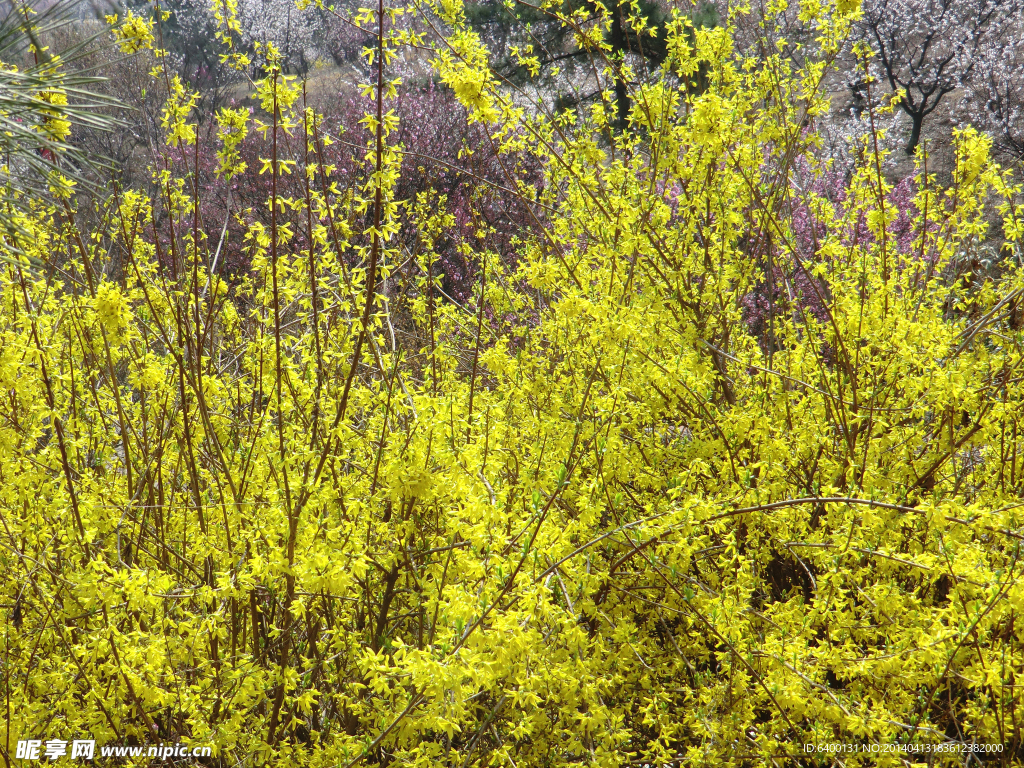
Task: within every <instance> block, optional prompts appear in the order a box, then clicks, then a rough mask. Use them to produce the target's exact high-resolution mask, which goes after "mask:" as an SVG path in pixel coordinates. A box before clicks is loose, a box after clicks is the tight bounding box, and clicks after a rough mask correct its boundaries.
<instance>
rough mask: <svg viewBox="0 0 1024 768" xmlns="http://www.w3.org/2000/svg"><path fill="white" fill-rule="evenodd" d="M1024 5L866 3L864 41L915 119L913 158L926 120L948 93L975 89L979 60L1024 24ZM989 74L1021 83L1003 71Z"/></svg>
mask: <svg viewBox="0 0 1024 768" xmlns="http://www.w3.org/2000/svg"><path fill="white" fill-rule="evenodd" d="M1021 7H1022V0H864V4H863V12H864V15H863V18H862V20H861V22H860V24H859V28H858V37H859V39H860V40H861V41H863V42H866V43H867V44H868V45H870V46H871V48H872V49H873V51H874V54H875V57H876V59H875V61H876V64H877V66H878V67H879V69H880V70H881V75H882V77H883V79H885V80H886V81H887V82H888V83H889V86H890V87H891V88H892V90H893V91H894V92H900V93H901V96H900V100H899V106H900V108H901V109H902V110H903V111H904V112H906V114H907V115H908V116H909V117H910V120H911V131H910V138H909V140H908V141H907V144H906V151H907V153H908V154H912V153H913V152H914V150H915V148H916V147H917V145H918V143H919V142H920V140H921V128H922V125H923V123H924V119H925V118H926V117H927V116H928V115H929V114H931V113H932V112H934V111H935V109H936V107H938V106H939V104H940V102H942V100H943V99H944V98H945V97H946V96H947V95H948V94H950V93H952V92H953V91H956V90H957V89H959V88H962V87H965V86H969V85H970V83H971V80H972V78H973V77H974V76H975V75H976V74H977V72H978V70H979V62H981V61H982V60H983V59H986V58H989V57H988V53H989V52H990V51H991V50H992V49H993V47H998V45H999V43H1000V41H1003V40H1005V39H1006V37H1007V35H1008V33H1009V31H1010V30H1012V29H1014V28H1016V27H1018V26H1019V22H1020V17H1021ZM986 72H987V73H988V74H991V75H993V76H995V77H996V78H997V79H998V78H1003V77H1004V76H1005V77H1015V78H1016V79H1020V74H1019V73H1017V74H1016V75H1015V74H1014V73H1013V72H1011V71H1009V70H1001V69H999V68H998V67H989V68H988V69H987V70H986ZM999 82H1000V83H1002V81H999ZM999 87H1003V85H1002V84H1001V85H1000V86H999Z"/></svg>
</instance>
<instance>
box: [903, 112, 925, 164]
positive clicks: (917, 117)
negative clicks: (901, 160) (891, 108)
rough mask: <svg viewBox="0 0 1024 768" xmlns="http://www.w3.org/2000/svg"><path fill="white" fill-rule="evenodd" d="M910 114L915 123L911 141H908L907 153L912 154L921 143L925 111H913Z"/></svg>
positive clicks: (912, 128)
mask: <svg viewBox="0 0 1024 768" xmlns="http://www.w3.org/2000/svg"><path fill="white" fill-rule="evenodd" d="M909 114H910V119H911V120H912V121H913V125H912V127H911V129H910V141H908V142H907V147H906V153H907V154H908V155H912V154H914V150H915V149H917V145H918V144H920V143H921V126H922V124H924V113H923V112H911V113H909Z"/></svg>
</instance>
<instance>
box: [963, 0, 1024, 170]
mask: <svg viewBox="0 0 1024 768" xmlns="http://www.w3.org/2000/svg"><path fill="white" fill-rule="evenodd" d="M964 106H965V107H966V110H965V111H966V114H967V117H968V118H969V120H970V122H971V123H973V124H974V126H975V127H977V128H981V129H984V130H986V131H987V132H988V133H990V134H991V135H992V138H993V140H994V141H995V144H996V146H997V147H998V148H999V149H1001V150H1002V151H1004V152H1006V153H1008V154H1009V155H1011V156H1013V157H1015V158H1017V159H1018V160H1024V14H1021V16H1020V17H1018V19H1017V23H1016V24H1013V25H1010V26H1008V27H1007V29H1006V31H1005V34H1004V35H1003V36H1002V38H1001V39H998V40H994V41H993V42H992V43H991V44H990V45H989V46H988V47H987V48H985V49H984V50H983V51H982V53H981V55H980V56H979V57H978V63H977V65H976V67H975V72H974V76H973V77H972V78H971V83H970V88H969V90H968V93H967V97H966V98H965V100H964Z"/></svg>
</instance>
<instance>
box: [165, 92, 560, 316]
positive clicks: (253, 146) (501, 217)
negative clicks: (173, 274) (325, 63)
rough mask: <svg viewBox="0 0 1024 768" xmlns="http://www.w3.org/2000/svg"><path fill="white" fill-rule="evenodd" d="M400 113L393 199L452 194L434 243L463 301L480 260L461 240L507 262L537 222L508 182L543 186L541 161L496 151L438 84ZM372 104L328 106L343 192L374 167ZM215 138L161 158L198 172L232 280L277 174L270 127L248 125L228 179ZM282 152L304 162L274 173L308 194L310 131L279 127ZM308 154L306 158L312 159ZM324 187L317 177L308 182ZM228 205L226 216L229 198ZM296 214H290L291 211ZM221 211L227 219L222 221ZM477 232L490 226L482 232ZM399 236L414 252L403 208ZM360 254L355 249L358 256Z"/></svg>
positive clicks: (299, 233) (437, 266)
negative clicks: (368, 114)
mask: <svg viewBox="0 0 1024 768" xmlns="http://www.w3.org/2000/svg"><path fill="white" fill-rule="evenodd" d="M389 106H390V108H392V109H394V110H395V112H396V113H397V114H398V116H399V127H398V130H397V131H396V132H395V133H394V134H392V136H391V137H389V142H390V143H393V144H397V145H398V146H399V147H400V148H401V149H402V150H403V152H404V156H403V160H402V167H401V175H400V177H399V180H398V183H397V186H396V189H395V198H396V200H399V201H406V202H408V203H409V205H410V207H411V204H412V202H413V201H415V199H416V197H417V195H418V194H420V193H423V192H427V191H432V193H433V194H432V199H433V200H434V201H435V204H436V202H437V201H438V200H439V199H440V197H441V196H444V197H445V198H446V202H445V203H444V208H445V210H446V211H447V212H448V213H450V214H451V215H452V217H453V219H454V222H455V224H454V226H453V227H451V228H450V229H449V230H448V231H446V232H444V233H443V234H442V236H441V237H440V238H437V239H436V240H435V243H434V252H435V253H434V270H435V275H437V274H440V275H442V289H443V290H444V292H445V293H446V294H448V295H449V296H450V297H452V298H453V299H455V300H456V301H458V302H460V303H463V302H466V301H467V299H468V298H469V297H470V296H471V294H472V292H473V290H474V286H475V285H476V283H477V282H478V279H479V278H478V275H479V265H478V264H476V263H473V262H474V261H475V259H467V257H466V256H465V255H464V252H463V250H464V249H463V248H462V247H461V246H462V244H463V243H469V244H471V245H472V250H473V252H474V253H479V252H481V251H483V250H488V251H490V252H492V253H495V254H497V256H498V258H499V259H501V260H502V261H503V262H504V263H506V264H508V265H513V264H514V263H515V261H516V259H517V248H516V239H517V238H518V237H522V236H523V235H524V234H525V233H526V232H527V231H529V230H531V229H532V228H534V227H535V226H536V223H537V222H536V219H535V218H534V216H533V214H532V213H531V209H530V208H529V207H528V204H526V203H524V202H523V201H522V200H521V199H520V198H519V197H518V196H516V195H513V194H511V193H510V192H508V191H507V190H509V189H511V188H514V187H515V185H516V183H517V180H518V181H522V182H525V183H527V184H530V185H533V186H537V185H539V184H540V183H541V181H542V174H541V173H540V168H539V166H538V165H537V164H536V163H535V162H533V163H531V159H530V158H528V157H524V156H509V155H501V156H499V154H498V152H497V147H496V146H495V144H494V143H493V142H492V140H491V139H490V137H489V135H488V133H487V131H486V128H484V127H481V126H479V125H469V123H468V121H467V116H466V112H465V110H464V109H463V108H462V106H461V105H460V104H459V103H458V101H457V100H456V99H455V97H454V96H453V95H452V94H451V93H450V92H447V91H443V90H441V89H438V88H434V87H433V86H431V87H429V88H426V89H419V90H407V91H405V92H403V93H402V94H400V95H399V97H398V98H397V99H396V100H395V101H394V103H392V104H391V105H389ZM365 109H366V105H365V102H362V101H359V100H355V99H347V100H339V101H338V102H335V103H333V104H331V105H328V108H327V109H322V111H323V112H324V113H325V116H324V121H323V127H324V132H325V133H327V134H328V135H330V136H331V137H332V138H334V139H335V140H334V143H332V144H331V145H330V146H329V147H328V146H325V147H323V158H322V161H323V162H324V163H325V164H328V165H333V166H335V167H336V170H335V171H334V173H333V174H332V177H331V178H332V180H333V181H335V182H336V183H337V187H338V189H339V190H340V191H341V192H342V193H344V192H345V191H346V190H347V189H349V188H351V187H352V186H353V185H355V186H358V185H360V184H362V183H363V181H364V180H365V178H366V174H367V173H368V171H369V169H368V168H366V167H365V163H364V160H363V158H364V156H365V152H366V142H367V139H368V138H369V136H368V134H367V132H366V127H365V125H361V124H360V120H362V118H363V115H364V112H365ZM216 150H217V145H216V140H215V139H214V138H212V137H211V138H208V139H205V140H204V139H200V147H199V151H198V153H197V154H194V153H193V149H192V148H188V150H187V152H186V153H185V156H184V157H183V155H182V153H181V152H180V151H179V150H178V149H177V148H165V150H164V151H165V157H168V158H171V160H172V162H173V163H174V164H175V165H182V164H187V167H188V168H189V170H190V171H196V172H197V177H198V179H199V192H200V212H201V217H202V224H203V227H204V228H205V231H207V232H208V233H210V234H209V237H210V240H209V242H208V247H209V250H210V253H211V255H212V254H214V253H215V252H216V251H217V248H218V242H219V236H220V233H221V231H222V229H223V230H224V238H223V240H224V242H223V244H222V245H221V248H220V255H219V258H218V263H217V271H218V272H220V273H221V274H223V275H225V276H226V277H228V278H229V279H237V278H238V277H240V276H241V275H242V274H244V273H245V272H246V271H247V270H248V269H249V261H250V256H249V253H248V248H247V243H246V242H245V240H244V234H245V231H246V230H247V228H248V227H249V225H250V224H251V223H252V222H253V221H262V222H263V223H264V224H265V225H267V226H269V223H270V211H269V207H268V200H269V198H270V195H271V185H272V176H271V174H270V173H269V172H268V173H263V174H260V173H259V170H260V168H261V166H262V165H263V163H262V162H261V158H266V157H269V156H270V154H271V147H270V138H269V135H268V136H267V137H266V138H264V137H263V136H261V135H260V134H259V133H257V132H256V131H250V133H249V135H248V136H247V137H246V139H245V141H244V142H243V144H242V146H241V148H240V154H241V157H242V159H243V160H244V161H245V163H246V164H247V170H246V171H245V172H244V173H242V174H239V175H237V176H236V177H235V178H233V179H231V181H230V182H226V181H224V180H223V179H220V178H218V177H217V176H216V174H215V170H216V168H217V157H216ZM278 154H279V156H280V157H284V158H287V159H293V160H297V161H298V165H297V167H296V169H295V170H294V172H293V173H291V174H288V175H281V176H279V177H278V181H277V184H278V194H279V195H282V196H285V197H293V198H301V197H302V196H303V195H304V181H303V179H304V176H303V172H302V165H303V155H304V140H303V136H302V131H301V129H298V130H296V131H294V135H293V136H291V137H289V136H287V135H286V134H285V133H284V132H283V131H282V132H280V133H279V134H278ZM315 159H316V158H315V157H312V156H311V157H310V158H309V160H310V162H314V161H315ZM312 184H313V185H314V188H315V189H317V190H319V188H320V181H319V177H317V179H316V180H314V181H313V182H312ZM229 204H230V215H228V213H229V211H228V206H229ZM287 215H289V216H290V215H291V214H287ZM225 220H226V221H227V225H226V228H225ZM364 223H365V222H358V221H353V222H352V224H353V230H354V231H359V230H360V229H362V226H361V225H362V224H364ZM292 229H293V231H294V232H295V238H294V240H293V241H292V244H291V246H290V247H291V248H292V249H294V250H302V249H305V248H306V234H305V232H306V222H305V220H304V219H303V220H295V221H293V222H292ZM478 232H486V235H485V236H483V237H478V235H477V233H478ZM399 238H400V239H401V241H402V245H404V247H405V248H406V249H407V250H408V252H409V253H413V252H415V251H416V249H417V247H418V243H419V242H420V237H419V233H418V231H417V222H416V221H415V220H414V217H411V216H405V217H404V224H403V226H402V229H401V231H400V233H399ZM353 258H354V256H353Z"/></svg>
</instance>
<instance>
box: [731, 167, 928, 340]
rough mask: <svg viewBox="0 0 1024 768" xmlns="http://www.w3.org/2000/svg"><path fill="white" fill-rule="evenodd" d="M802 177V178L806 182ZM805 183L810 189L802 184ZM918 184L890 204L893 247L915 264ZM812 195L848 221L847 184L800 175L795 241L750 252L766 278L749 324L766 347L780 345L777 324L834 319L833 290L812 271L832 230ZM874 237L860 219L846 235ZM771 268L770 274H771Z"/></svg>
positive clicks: (908, 183) (911, 182) (747, 307)
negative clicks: (829, 305) (829, 307)
mask: <svg viewBox="0 0 1024 768" xmlns="http://www.w3.org/2000/svg"><path fill="white" fill-rule="evenodd" d="M801 177H802V178H801ZM801 181H803V182H805V183H803V184H801V183H800V182H801ZM916 191H917V190H916V184H915V179H914V177H912V176H908V177H906V178H904V179H902V180H901V181H900V182H899V183H898V184H896V185H895V186H894V187H893V188H892V190H891V191H890V192H889V193H888V195H887V197H886V200H887V202H888V203H889V204H890V205H892V206H894V207H895V209H896V217H895V219H894V220H893V221H891V222H890V223H889V225H888V227H887V228H886V235H887V238H888V243H887V247H888V248H890V249H891V250H893V251H895V253H898V254H903V255H905V256H907V257H910V258H914V254H912V252H911V251H912V248H913V243H914V239H915V235H916V234H917V233H916V232H915V231H914V217H915V216H916V215H917V208H916V206H915V203H914V198H915V195H916ZM806 193H812V194H814V195H816V196H818V197H824V198H827V199H828V200H829V201H830V202H831V203H832V205H833V206H834V207H835V209H836V215H837V216H838V217H840V218H842V217H843V216H845V210H844V209H845V205H846V201H847V199H848V192H847V184H846V182H845V180H844V179H843V177H842V176H841V175H840V174H838V173H836V172H833V171H826V172H813V171H811V170H810V169H809V168H806V167H805V168H800V169H798V181H797V182H796V183H794V185H793V187H792V189H791V194H792V203H791V207H790V210H789V220H790V224H791V227H792V230H791V231H792V240H791V241H790V242H786V243H782V244H780V243H779V242H778V241H777V239H774V238H771V237H761V238H756V239H754V240H753V241H752V243H751V244H750V247H749V248H748V250H749V252H750V253H751V255H752V257H753V258H756V259H757V260H758V264H759V273H760V274H761V278H760V279H759V280H758V281H757V283H756V285H755V287H754V289H753V290H752V291H751V292H750V293H748V294H747V295H746V296H745V297H744V299H743V319H744V322H745V323H746V325H747V328H748V329H749V330H750V332H751V333H752V334H754V336H755V337H756V338H757V339H759V340H760V342H761V344H762V345H763V346H765V347H770V346H772V345H773V344H774V341H773V340H772V339H771V327H772V322H771V321H772V318H773V317H774V318H791V319H797V320H798V321H799V322H803V319H807V320H812V319H813V320H815V321H817V322H819V323H823V322H825V321H826V320H827V318H828V312H827V309H826V304H825V302H827V301H828V297H829V290H828V286H827V285H826V283H825V282H824V281H823V280H821V279H818V278H815V277H813V276H812V275H811V273H810V272H811V270H810V267H811V266H813V265H814V264H815V263H816V262H817V258H818V249H819V247H820V244H821V240H822V238H823V237H825V235H826V233H827V231H828V229H829V227H828V226H827V224H826V222H823V221H821V220H820V219H819V218H818V216H817V215H816V214H815V212H814V209H813V208H812V206H811V204H810V202H809V199H808V197H807V196H806ZM874 239H875V238H874V235H872V233H871V231H870V230H869V229H868V226H867V222H866V221H865V219H864V217H863V216H860V217H858V219H857V220H856V221H855V222H854V224H853V225H852V226H851V227H850V228H849V230H848V231H847V232H846V233H845V237H844V240H845V241H846V242H847V243H849V244H853V243H869V242H872V241H873V240H874ZM769 264H770V269H769Z"/></svg>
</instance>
